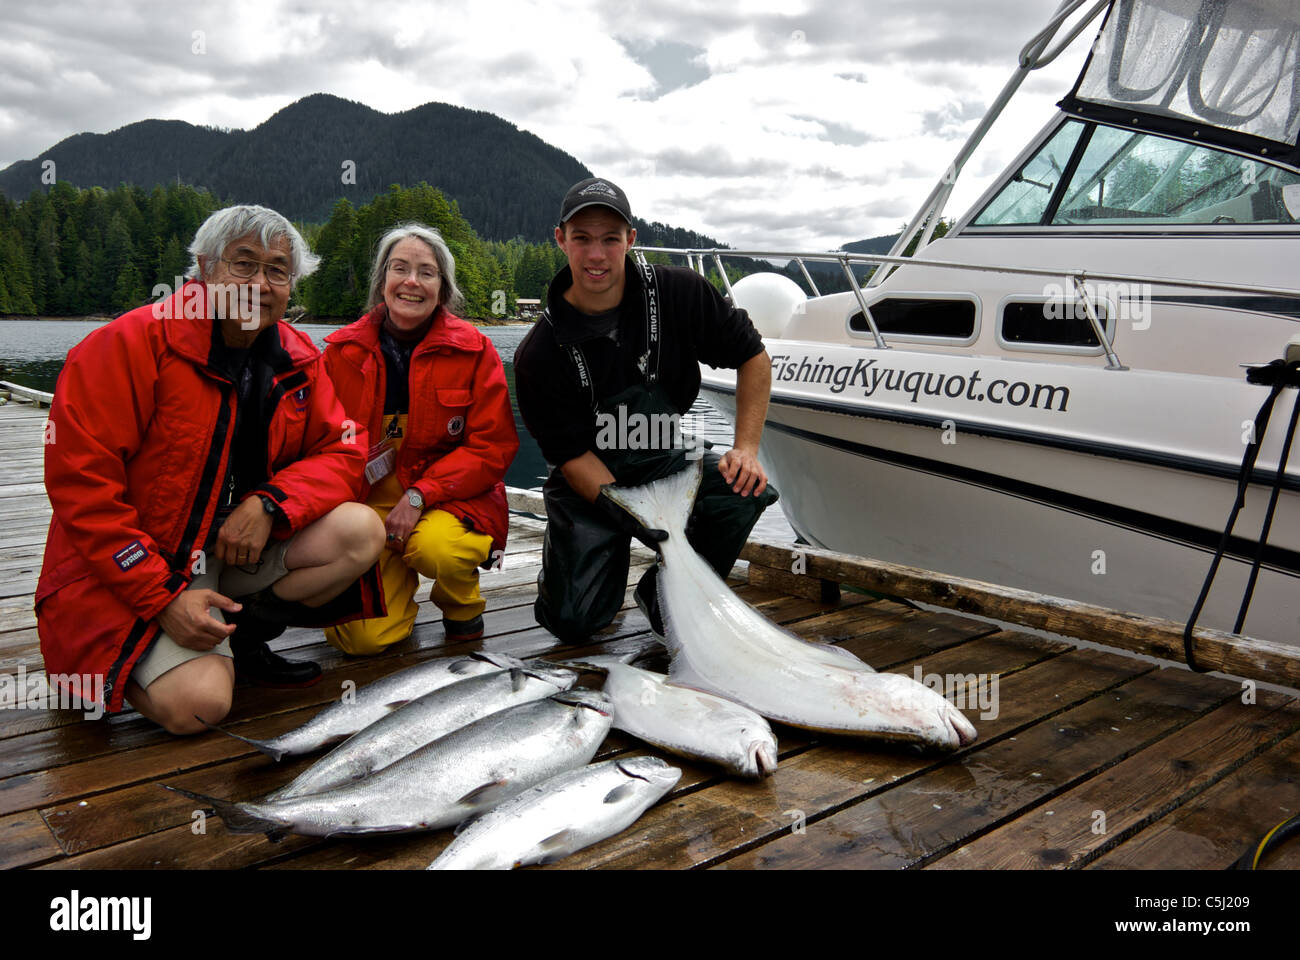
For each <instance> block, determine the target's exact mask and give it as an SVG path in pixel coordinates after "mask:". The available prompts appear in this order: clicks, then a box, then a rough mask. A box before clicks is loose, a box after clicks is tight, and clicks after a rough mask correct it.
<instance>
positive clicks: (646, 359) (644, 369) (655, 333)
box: [542, 261, 660, 410]
mask: <svg viewBox="0 0 1300 960" xmlns="http://www.w3.org/2000/svg"><path fill="white" fill-rule="evenodd" d="M634 266H635V267H636V269H637V270H639V271H641V294H642V298H643V300H644V303H645V343H646V352H645V353H643V354H642V355H641V356H640V357H638V358H637V369H638V370H640V372H641V379H642V380H643V381H644V383H645V385H646V386H647V387H653V386H654V385H655V383H657V382H658V380H659V324H660V318H659V278H658V277H657V276H656V275H655V272H654V268H653V267H651V266H650V264H648V263H637V262H635V261H634ZM542 318H543V319H545V320H546V322H547V323H549V324H550V325H551V330H552V331H554V329H555V323H554V321H553V320H552V319H551V309H550V307H547V308H546V309H545V310H543V311H542ZM565 349H566V350H567V351H568V353H569V357H570V359H572V360H573V365H574V366H575V367H576V368H577V370H578V383H579V385H580V386H581V387H582V388H583V389H585V390H586V391H587V393H588V394H589V396H590V399H591V409H592V410H598V409H599V405H598V401H597V399H596V386H595V384H594V383H593V382H592V378H591V372H590V365H589V364H588V363H587V356H586V354H585V353H583V352H582V347H581V346H580V345H579V344H576V343H570V344H566V345H565Z"/></svg>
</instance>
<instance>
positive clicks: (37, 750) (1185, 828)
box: [0, 400, 1300, 870]
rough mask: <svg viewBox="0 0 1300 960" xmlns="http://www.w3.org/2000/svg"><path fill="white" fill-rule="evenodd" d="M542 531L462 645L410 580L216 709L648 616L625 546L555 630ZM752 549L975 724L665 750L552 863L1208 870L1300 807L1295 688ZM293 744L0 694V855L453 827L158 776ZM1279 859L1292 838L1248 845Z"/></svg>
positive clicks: (17, 633)
mask: <svg viewBox="0 0 1300 960" xmlns="http://www.w3.org/2000/svg"><path fill="white" fill-rule="evenodd" d="M45 414H46V411H45V410H43V409H38V408H35V407H33V406H30V405H27V404H25V403H20V402H17V401H16V400H15V401H11V402H9V403H8V404H7V405H5V406H3V407H0V457H3V459H2V460H0V522H2V523H3V528H2V529H3V533H2V534H0V543H2V544H3V548H2V549H0V587H3V590H2V591H0V673H3V674H9V675H10V676H12V677H15V678H16V677H18V676H24V675H25V676H33V675H36V674H38V673H39V672H40V670H41V668H42V660H41V656H40V649H39V644H38V642H37V637H36V627H35V618H34V615H33V611H32V595H33V592H34V589H35V584H36V577H37V575H38V573H39V570H40V563H41V553H42V550H43V543H44V539H45V533H46V527H47V525H48V522H49V516H50V508H49V504H48V501H47V500H46V498H45V495H44V490H43V486H42V482H41V463H42V443H41V442H42V431H43V426H44V421H45ZM543 529H544V524H543V522H542V521H540V520H537V519H533V518H528V517H525V516H517V517H515V518H513V526H512V531H511V541H510V549H509V552H508V554H507V556H506V558H505V563H504V566H503V568H502V569H501V570H500V571H497V572H491V573H485V574H484V575H483V579H482V583H483V588H484V595H485V597H486V599H487V603H488V607H487V612H486V614H485V617H484V619H485V621H486V625H487V633H486V635H485V636H484V638H483V639H482V640H481V641H476V642H474V643H471V644H447V643H446V642H445V639H444V636H443V631H442V627H441V624H440V623H439V622H438V617H439V614H438V612H437V611H436V609H434V608H432V607H431V606H430V605H428V604H427V602H426V603H425V604H423V605H422V609H421V614H420V616H419V619H418V620H417V625H416V629H415V631H414V633H413V635H412V636H411V638H410V639H408V640H407V641H405V642H403V643H402V644H400V645H398V646H396V647H394V648H391V649H390V650H389V651H387V652H386V653H385V654H383V655H382V656H379V657H375V658H373V659H365V660H359V659H352V658H348V657H345V656H343V655H342V654H340V653H338V652H337V651H335V650H334V649H333V648H331V647H329V646H328V645H327V644H326V643H325V642H324V641H323V640H322V638H321V635H320V633H319V631H308V630H291V631H289V632H288V633H286V634H285V635H284V636H283V637H282V638H281V639H280V640H278V641H276V643H275V644H274V646H275V648H276V649H277V650H279V651H281V652H287V653H289V655H290V656H294V657H302V658H310V659H314V660H317V661H319V662H320V663H321V665H322V666H323V667H324V669H325V677H324V679H323V681H322V682H321V683H320V684H319V685H317V686H315V687H313V688H310V689H307V690H300V691H269V690H260V689H254V688H248V687H240V688H238V689H237V690H236V697H235V706H234V709H233V711H232V713H231V714H230V716H229V718H228V720H227V724H228V725H229V727H230V728H231V729H232V730H234V731H236V732H238V733H239V734H241V735H244V736H248V737H267V736H271V735H274V734H277V733H280V732H282V731H284V730H287V729H289V728H292V727H294V726H297V725H298V724H300V723H302V722H303V721H304V720H306V719H307V718H309V717H310V716H311V715H312V714H313V713H314V712H315V711H316V710H318V709H319V708H320V707H321V706H322V705H323V704H325V703H327V702H328V701H330V700H332V699H335V698H337V697H338V695H339V693H340V690H341V689H343V684H344V683H345V682H347V681H351V682H353V683H355V684H356V685H357V686H360V685H362V684H365V683H368V682H370V681H372V680H374V679H376V678H378V677H380V676H382V675H384V674H386V673H388V672H391V671H393V670H396V669H399V668H401V667H405V666H409V665H411V664H413V663H416V662H419V661H422V660H425V659H428V658H430V657H436V656H444V655H448V654H454V653H462V652H466V651H468V650H472V649H480V648H482V649H488V650H495V651H502V652H506V653H510V654H514V655H516V656H520V657H533V656H551V655H554V656H556V657H562V656H566V655H567V656H571V655H573V654H574V653H575V651H577V650H581V651H583V652H588V651H594V650H596V649H598V648H600V647H602V646H604V645H605V644H608V643H610V642H612V641H616V640H620V639H623V638H627V637H629V636H634V635H642V636H644V635H645V633H646V629H647V627H646V623H645V620H644V618H643V617H642V616H641V615H640V613H639V612H638V611H637V610H636V608H635V606H634V605H633V603H632V602H631V585H632V584H633V583H635V578H636V577H637V576H639V574H640V571H641V570H642V569H643V568H644V565H645V564H646V562H648V560H649V558H650V556H651V555H650V554H648V553H645V552H640V553H638V554H637V556H635V557H634V569H633V571H632V575H631V576H632V579H631V580H630V582H629V589H628V595H627V602H626V604H625V606H624V608H623V611H622V612H621V613H620V615H619V617H618V618H617V619H616V620H615V622H614V623H613V624H612V625H611V626H610V627H609V628H608V629H607V630H605V631H604V632H603V633H602V634H600V635H599V636H597V637H595V638H593V641H592V644H591V645H590V646H587V647H581V648H574V647H563V646H561V645H560V644H558V643H557V641H556V640H555V638H554V637H552V636H551V635H550V634H548V633H547V632H546V631H544V630H542V629H541V628H539V627H538V626H537V624H536V622H535V621H534V619H533V613H532V603H533V599H534V596H535V585H534V584H535V579H536V575H537V570H538V564H539V563H540V547H541V538H542V531H543ZM638 549H639V548H638ZM765 550H767V551H768V553H765V552H764V551H765ZM770 550H771V548H762V547H756V548H755V549H753V550H751V551H750V552H749V554H748V555H749V556H752V557H756V558H761V557H766V556H768V554H769V553H770ZM778 553H779V551H778ZM752 569H753V570H754V572H755V576H754V580H755V582H754V583H749V582H746V581H747V574H748V572H749V570H748V569H747V567H746V565H745V564H741V565H738V567H737V570H736V571H735V575H734V576H733V582H734V583H735V585H736V590H737V592H738V593H739V594H740V595H741V596H743V597H744V598H745V599H746V600H748V601H749V602H750V603H752V604H754V605H755V606H757V607H758V608H759V609H760V610H762V611H763V613H764V614H766V615H767V616H768V617H770V618H771V619H773V620H775V621H777V622H779V623H781V624H784V625H785V626H787V627H788V628H789V629H791V630H793V631H794V632H795V633H797V634H799V635H800V636H803V637H805V638H808V639H819V640H823V641H831V642H836V643H840V644H842V645H843V646H844V647H846V648H847V649H849V650H851V651H852V652H853V653H855V654H857V655H858V656H859V657H861V658H862V659H863V660H865V661H867V662H868V663H871V664H873V665H874V666H876V667H877V669H880V670H889V671H895V672H899V673H903V674H906V675H908V676H915V675H916V674H917V672H918V671H919V673H920V675H921V676H923V677H925V676H932V677H939V678H946V679H947V680H948V682H949V684H950V686H951V685H952V684H953V683H954V682H955V684H956V685H957V686H958V687H960V689H961V691H963V692H965V693H966V694H968V695H969V696H970V699H968V701H967V704H968V705H967V708H966V710H965V712H966V715H967V716H968V717H970V719H971V720H972V721H973V722H974V724H975V725H976V727H977V728H978V730H979V739H978V740H977V741H976V742H975V743H974V744H972V745H970V746H969V747H967V748H965V749H963V750H960V751H958V752H956V753H954V754H938V753H932V752H927V753H921V752H917V751H915V750H912V749H907V748H890V747H887V746H881V745H878V744H871V743H865V742H854V741H846V740H837V739H834V738H824V737H817V736H813V735H810V734H807V733H804V732H801V731H797V730H793V729H791V728H787V727H782V726H780V725H774V728H775V730H776V733H777V737H778V740H779V743H780V766H779V769H778V770H777V772H776V773H775V775H773V776H772V777H771V778H769V779H767V780H765V781H762V782H758V783H750V782H742V781H739V780H735V779H730V778H727V777H724V776H721V775H720V774H718V773H717V772H715V771H713V770H711V769H708V768H706V767H704V766H702V765H697V764H693V763H689V762H685V761H681V762H679V765H680V766H681V767H682V768H683V770H684V776H683V777H682V779H681V781H680V782H679V784H678V785H677V787H676V788H675V789H674V790H673V791H672V793H671V794H670V795H669V796H668V797H667V798H666V799H665V800H664V801H663V802H662V803H660V804H659V805H658V806H656V807H654V808H653V809H651V810H650V811H649V812H648V813H647V814H646V815H645V816H644V817H643V818H642V819H641V820H640V821H639V822H638V823H637V824H636V825H635V826H633V827H632V828H631V829H630V830H628V831H626V832H625V833H623V834H621V835H619V836H617V837H614V838H611V839H609V840H607V841H604V842H602V843H600V844H598V845H597V846H595V847H592V848H590V849H588V850H586V851H584V852H581V853H579V854H577V855H575V856H573V857H571V858H569V859H567V860H564V861H563V862H562V863H560V864H558V865H555V866H553V867H551V868H548V869H561V868H579V867H581V868H590V867H613V868H632V867H635V868H679V869H680V868H702V867H709V868H720V869H743V868H764V867H765V868H830V869H843V868H862V867H878V868H925V869H929V870H947V869H954V868H957V869H962V868H989V867H1012V868H1044V867H1046V868H1090V869H1135V868H1201V869H1218V868H1224V867H1227V866H1228V865H1230V864H1231V863H1232V862H1233V861H1235V860H1236V859H1237V858H1238V857H1240V856H1241V855H1242V854H1243V853H1244V852H1245V851H1246V850H1247V848H1248V847H1250V846H1251V845H1252V844H1253V843H1254V842H1255V841H1256V840H1257V839H1258V838H1259V837H1260V836H1261V835H1262V834H1263V833H1264V832H1266V831H1267V830H1269V829H1271V828H1272V827H1274V826H1275V825H1276V824H1278V823H1279V822H1280V821H1282V820H1285V819H1287V818H1289V817H1291V816H1293V815H1295V814H1296V813H1297V808H1298V807H1300V702H1298V701H1297V699H1296V698H1295V697H1293V696H1289V695H1286V694H1281V693H1276V692H1269V691H1266V690H1263V689H1261V690H1258V691H1255V693H1254V696H1253V698H1252V697H1250V696H1248V695H1246V696H1244V695H1243V686H1242V684H1241V683H1240V682H1237V681H1233V680H1227V679H1223V678H1216V677H1211V676H1206V675H1200V674H1194V673H1191V672H1189V671H1187V670H1184V669H1178V668H1161V667H1159V666H1157V665H1156V664H1154V663H1152V662H1150V661H1149V660H1145V659H1140V658H1137V657H1134V656H1130V655H1126V654H1123V653H1118V652H1104V651H1100V650H1096V649H1086V648H1078V647H1076V646H1074V645H1072V644H1069V643H1064V642H1060V641H1057V640H1052V639H1044V638H1042V637H1041V636H1034V635H1030V634H1028V633H1025V632H1020V631H1016V630H1005V629H999V628H998V627H996V626H991V625H989V624H987V623H985V622H983V621H979V620H974V619H969V618H966V617H962V616H957V615H952V614H946V613H933V612H926V611H924V610H921V609H917V608H915V607H913V606H911V605H909V604H908V603H907V602H904V601H899V600H895V599H880V598H877V597H874V596H871V595H867V594H863V593H855V592H843V593H842V595H841V597H840V599H839V600H838V601H836V599H835V596H834V594H835V593H836V591H835V590H834V589H833V588H828V587H827V586H826V585H825V584H823V583H821V582H820V581H817V580H808V579H806V578H805V580H803V581H801V582H799V583H793V582H792V583H791V584H788V586H790V590H795V591H797V592H800V593H803V594H805V596H796V595H794V594H793V593H792V592H790V590H786V589H773V587H772V585H773V584H778V585H779V584H781V583H782V582H784V581H783V578H782V576H781V575H780V574H779V573H777V574H773V573H771V572H770V571H768V572H766V573H765V574H764V576H762V577H759V576H758V572H759V570H758V564H757V562H756V563H754V564H753V565H752ZM791 579H792V580H793V579H794V578H791ZM760 580H761V581H762V583H763V584H766V585H765V586H760V585H758V581H760ZM650 666H651V667H652V668H655V667H656V664H654V663H653V662H652V663H651V664H650ZM657 667H658V668H662V667H663V661H662V660H661V661H660V662H659V664H658V665H657ZM994 678H996V680H997V688H996V689H997V697H996V700H992V701H990V699H989V695H990V694H991V693H992V686H991V683H992V680H993V679H994ZM590 680H591V682H592V683H597V682H598V680H597V679H596V678H590ZM981 684H982V685H983V686H982V688H981V689H983V691H984V692H985V697H986V699H985V702H984V705H983V706H981V704H980V703H978V702H977V696H976V693H977V690H976V688H977V687H979V685H981ZM1252 699H1253V701H1254V702H1243V701H1245V700H1252ZM981 714H983V715H981ZM642 752H654V751H651V750H647V749H646V748H644V747H643V746H642V745H641V744H639V743H638V742H636V741H634V740H633V739H631V738H630V737H626V736H624V735H622V734H618V733H615V734H612V735H611V736H610V737H609V739H608V740H607V741H606V742H605V744H604V746H603V747H602V749H601V751H600V754H599V756H600V757H609V756H612V755H616V754H620V753H642ZM310 762H311V758H303V759H299V760H296V761H292V762H285V763H282V764H275V763H272V762H271V761H270V760H268V759H267V758H265V757H264V756H262V755H261V754H258V753H256V752H255V751H254V750H253V749H252V748H251V747H248V746H246V745H245V744H243V743H240V742H239V741H236V740H233V739H230V738H227V737H223V736H221V735H219V734H215V733H212V734H205V735H202V736H197V737H190V738H176V737H172V736H169V735H168V734H167V733H165V732H163V731H162V730H161V729H160V728H158V727H156V726H155V725H154V724H152V723H151V722H149V721H147V720H145V719H143V718H142V717H140V716H138V715H137V714H135V713H133V712H129V711H128V712H126V713H123V714H120V715H116V716H113V717H109V718H103V719H100V720H86V719H84V718H83V715H82V714H81V713H80V712H77V711H58V710H27V709H5V710H0V866H3V867H5V868H39V869H48V868H54V869H70V868H85V869H107V868H146V869H147V868H167V869H176V868H185V869H191V868H226V869H229V868H250V867H254V868H266V869H278V870H284V869H313V870H315V869H402V868H406V869H409V868H422V867H424V866H426V865H427V864H428V863H429V862H430V861H431V860H432V859H433V858H434V857H435V856H437V854H438V853H439V852H440V851H441V850H442V849H443V848H444V847H445V846H446V844H447V843H448V842H449V840H450V838H451V833H450V831H438V832H435V833H429V834H413V835H404V836H392V837H371V838H357V839H329V840H321V839H314V838H307V837H290V838H288V839H286V840H284V841H283V842H280V843H273V842H271V841H269V840H267V839H266V838H264V837H262V836H260V835H258V836H237V835H232V834H229V833H227V832H226V830H225V828H224V826H223V825H222V823H221V821H220V820H219V819H218V818H216V817H204V816H203V814H202V813H201V812H200V811H198V810H196V805H195V804H194V803H193V802H192V801H190V800H187V799H185V798H183V797H181V796H180V795H178V794H174V793H171V792H168V791H166V790H163V789H162V788H161V787H160V786H159V784H160V783H169V784H174V785H176V786H179V787H184V788H185V789H188V790H192V791H196V792H199V793H204V794H208V795H214V796H219V797H229V798H234V799H247V798H252V797H256V796H259V795H261V794H264V793H266V792H267V791H269V790H270V789H272V788H274V787H276V786H279V785H281V784H283V783H285V782H287V781H288V780H289V779H291V778H292V777H294V776H295V775H296V774H297V773H298V772H300V771H301V770H302V769H303V768H304V767H305V766H306V765H307V764H308V763H310ZM1296 867H1300V844H1291V845H1289V846H1288V847H1284V848H1283V849H1281V850H1279V851H1278V852H1277V853H1275V854H1274V855H1273V856H1271V857H1270V858H1269V859H1268V860H1267V861H1266V863H1265V864H1264V868H1265V869H1295V868H1296Z"/></svg>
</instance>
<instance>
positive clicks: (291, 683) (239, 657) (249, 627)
mask: <svg viewBox="0 0 1300 960" xmlns="http://www.w3.org/2000/svg"><path fill="white" fill-rule="evenodd" d="M226 616H227V619H229V621H230V622H231V623H233V624H234V625H235V632H234V633H232V634H231V635H230V650H231V652H232V653H233V654H234V655H235V676H236V677H238V678H239V679H240V680H247V681H248V682H249V683H252V684H254V685H256V686H259V687H310V686H311V685H312V684H313V683H316V682H317V681H318V680H320V677H321V669H320V664H317V663H313V662H312V661H310V660H288V659H285V658H284V657H282V656H280V655H279V654H278V653H272V652H271V648H270V647H268V646H267V641H268V640H274V639H275V638H276V637H278V636H279V635H280V634H282V633H284V629H285V628H284V624H282V623H272V622H268V621H267V620H264V619H263V618H261V617H259V616H257V615H256V613H255V612H254V611H253V610H251V609H250V608H249V606H248V605H247V602H246V601H245V607H244V609H243V610H241V611H240V612H239V613H228V614H227V615H226Z"/></svg>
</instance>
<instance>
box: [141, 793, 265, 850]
mask: <svg viewBox="0 0 1300 960" xmlns="http://www.w3.org/2000/svg"><path fill="white" fill-rule="evenodd" d="M159 786H160V787H162V788H163V789H164V790H170V791H172V793H179V794H180V795H181V796H184V797H189V798H190V799H191V800H197V801H199V803H204V804H207V805H208V807H210V808H211V809H212V810H214V811H215V812H216V814H217V816H219V817H220V818H221V820H222V822H223V823H224V824H225V825H226V829H227V830H228V831H229V832H230V833H265V834H266V835H267V837H268V838H271V837H272V834H279V835H280V836H281V837H283V836H284V828H285V824H283V823H280V822H279V821H278V820H268V819H266V818H265V817H258V816H255V815H254V814H252V813H249V812H248V811H247V810H245V809H244V805H243V804H241V803H236V802H234V801H233V800H219V799H217V798H216V797H209V796H207V795H206V794H202V793H192V792H191V791H189V790H185V789H182V788H181V787H172V786H168V785H167V784H165V783H160V784H159Z"/></svg>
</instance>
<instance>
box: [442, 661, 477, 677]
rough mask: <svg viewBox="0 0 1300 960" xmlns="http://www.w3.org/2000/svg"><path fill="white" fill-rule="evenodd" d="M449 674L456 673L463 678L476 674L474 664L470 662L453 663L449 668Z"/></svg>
mask: <svg viewBox="0 0 1300 960" xmlns="http://www.w3.org/2000/svg"><path fill="white" fill-rule="evenodd" d="M447 672H448V673H454V674H456V675H457V676H463V675H464V674H467V673H473V672H475V671H474V664H472V663H471V662H470V661H469V660H457V661H456V662H455V663H453V664H452V665H451V666H450V667H448V668H447Z"/></svg>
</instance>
